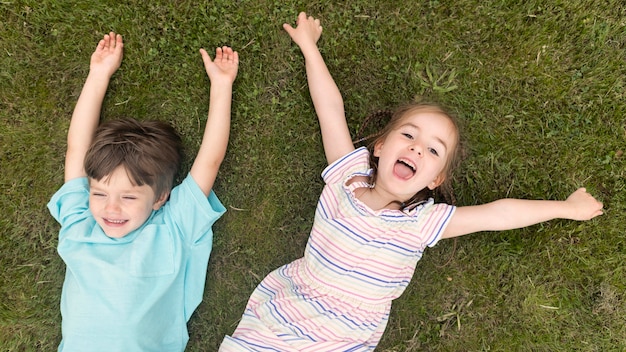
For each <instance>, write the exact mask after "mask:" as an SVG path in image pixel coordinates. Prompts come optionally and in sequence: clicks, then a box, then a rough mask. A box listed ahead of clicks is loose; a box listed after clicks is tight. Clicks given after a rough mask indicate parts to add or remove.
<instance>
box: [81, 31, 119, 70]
mask: <svg viewBox="0 0 626 352" xmlns="http://www.w3.org/2000/svg"><path fill="white" fill-rule="evenodd" d="M123 49H124V42H123V41H122V36H121V35H119V34H115V33H114V32H111V33H109V34H105V35H104V38H102V39H101V40H100V42H98V45H97V46H96V51H94V53H93V54H91V62H90V63H89V70H90V73H93V74H102V75H104V76H105V77H107V78H110V77H111V76H113V74H114V73H115V71H117V69H118V68H119V67H120V65H121V64H122V56H123V52H124V50H123Z"/></svg>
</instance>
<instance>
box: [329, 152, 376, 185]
mask: <svg viewBox="0 0 626 352" xmlns="http://www.w3.org/2000/svg"><path fill="white" fill-rule="evenodd" d="M369 155H370V154H369V151H368V150H367V148H366V147H361V148H358V149H355V150H353V151H351V152H350V153H348V154H346V155H345V156H343V157H341V158H339V159H337V160H336V161H335V162H334V163H332V164H330V165H328V166H327V167H326V168H325V169H324V171H322V178H323V179H324V182H326V184H333V183H338V182H341V181H343V180H344V179H345V178H346V176H348V175H351V174H354V173H362V174H363V175H369V169H370V165H369Z"/></svg>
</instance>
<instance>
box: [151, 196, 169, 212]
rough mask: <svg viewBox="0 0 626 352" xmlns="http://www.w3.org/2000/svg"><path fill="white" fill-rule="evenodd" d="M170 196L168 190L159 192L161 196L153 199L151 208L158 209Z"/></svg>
mask: <svg viewBox="0 0 626 352" xmlns="http://www.w3.org/2000/svg"><path fill="white" fill-rule="evenodd" d="M169 196H170V192H163V194H161V196H160V197H159V198H158V199H157V200H155V201H154V204H153V205H152V210H159V209H160V208H161V207H162V206H163V204H165V202H167V198H168V197H169Z"/></svg>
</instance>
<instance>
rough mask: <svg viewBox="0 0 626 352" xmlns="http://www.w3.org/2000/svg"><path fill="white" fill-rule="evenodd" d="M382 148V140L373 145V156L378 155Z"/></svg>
mask: <svg viewBox="0 0 626 352" xmlns="http://www.w3.org/2000/svg"><path fill="white" fill-rule="evenodd" d="M381 150H383V142H382V141H380V142H378V143H376V144H375V145H374V156H375V157H377V158H378V157H380V151H381Z"/></svg>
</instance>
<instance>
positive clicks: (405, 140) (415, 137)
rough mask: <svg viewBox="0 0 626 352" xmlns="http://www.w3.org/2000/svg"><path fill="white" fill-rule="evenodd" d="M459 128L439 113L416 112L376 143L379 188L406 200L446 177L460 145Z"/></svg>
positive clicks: (434, 186)
mask: <svg viewBox="0 0 626 352" xmlns="http://www.w3.org/2000/svg"><path fill="white" fill-rule="evenodd" d="M456 137H457V130H456V127H455V126H454V124H453V123H452V121H451V120H450V119H449V118H448V117H447V116H445V115H443V114H441V113H438V112H429V111H421V112H415V113H413V114H411V115H409V116H407V117H405V118H403V119H402V121H401V122H400V123H399V124H398V127H397V128H395V129H394V130H392V131H391V132H390V133H389V134H388V135H387V137H385V139H384V140H383V141H381V142H378V143H377V144H376V145H375V146H374V156H376V157H378V158H379V159H378V169H377V176H376V188H379V187H380V188H381V189H380V190H381V191H384V192H385V193H388V194H389V195H390V196H391V197H396V198H395V200H398V201H402V202H404V201H406V200H408V199H410V198H411V197H412V196H413V195H415V194H416V193H417V192H419V191H421V190H423V189H424V188H426V187H428V188H429V189H431V190H432V189H435V188H436V187H437V186H439V185H440V184H441V183H442V182H443V181H444V180H445V168H446V164H447V161H448V158H449V157H450V155H451V154H452V153H453V152H454V148H456V140H457V138H456Z"/></svg>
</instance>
